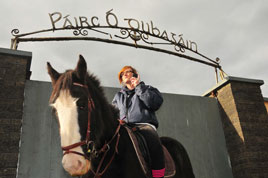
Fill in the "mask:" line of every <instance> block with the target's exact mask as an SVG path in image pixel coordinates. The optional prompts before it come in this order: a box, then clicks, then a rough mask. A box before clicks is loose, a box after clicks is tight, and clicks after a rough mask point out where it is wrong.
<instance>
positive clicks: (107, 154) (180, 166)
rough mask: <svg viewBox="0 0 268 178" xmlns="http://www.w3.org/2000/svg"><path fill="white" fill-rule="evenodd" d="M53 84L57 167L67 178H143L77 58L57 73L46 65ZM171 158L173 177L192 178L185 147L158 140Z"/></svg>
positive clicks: (114, 114)
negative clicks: (58, 139)
mask: <svg viewBox="0 0 268 178" xmlns="http://www.w3.org/2000/svg"><path fill="white" fill-rule="evenodd" d="M47 69H48V74H49V75H50V78H51V81H52V88H53V91H52V94H51V97H50V105H51V106H52V108H53V110H54V111H55V115H56V116H57V120H58V124H59V133H60V137H61V147H62V150H63V158H62V165H63V168H64V169H65V170H66V171H67V172H68V173H69V174H70V175H71V176H82V177H84V178H86V177H90V178H91V177H92V178H93V177H97V178H100V177H102V178H108V177H109V178H148V176H146V175H145V174H144V172H143V171H142V169H141V166H140V164H139V161H138V158H137V155H136V153H135V150H134V147H133V145H132V143H131V140H130V137H129V135H128V134H127V131H126V129H125V128H124V127H122V123H121V122H119V120H118V118H119V112H118V110H117V109H116V108H115V107H114V106H113V105H111V104H110V103H109V102H108V101H107V99H106V97H105V94H104V92H103V89H102V87H101V86H100V82H99V80H98V79H97V78H96V77H95V76H94V75H93V74H89V73H88V72H87V64H86V61H85V59H84V58H83V56H82V55H79V60H78V63H77V66H76V68H75V69H74V70H67V71H66V72H64V73H59V72H57V71H56V70H55V69H54V68H53V67H52V66H51V65H50V63H49V62H48V63H47ZM161 142H162V144H163V145H164V146H165V147H166V148H167V150H168V151H169V153H170V155H171V157H172V158H173V160H174V163H175V167H176V174H175V175H174V178H194V174H193V170H192V166H191V163H190V160H189V157H188V155H187V152H186V150H185V149H184V147H183V146H182V145H181V144H180V143H179V142H178V141H176V140H175V139H172V138H169V137H161Z"/></svg>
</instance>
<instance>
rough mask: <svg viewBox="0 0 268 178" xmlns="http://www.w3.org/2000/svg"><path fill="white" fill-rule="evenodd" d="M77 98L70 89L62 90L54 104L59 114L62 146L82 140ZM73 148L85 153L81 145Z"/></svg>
mask: <svg viewBox="0 0 268 178" xmlns="http://www.w3.org/2000/svg"><path fill="white" fill-rule="evenodd" d="M77 100H78V99H77V98H73V97H72V96H71V94H70V92H69V90H62V91H61V92H60V95H59V97H58V98H57V100H56V101H55V103H54V104H53V105H52V106H53V107H55V108H56V110H57V114H58V119H59V123H60V136H61V146H62V147H65V146H69V145H71V144H74V143H77V142H80V141H81V135H80V132H79V124H78V112H77V106H76V101H77ZM71 150H74V151H78V152H80V153H83V151H82V149H81V147H80V146H79V147H76V148H73V149H71Z"/></svg>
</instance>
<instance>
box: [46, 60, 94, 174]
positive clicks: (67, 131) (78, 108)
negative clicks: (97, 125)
mask: <svg viewBox="0 0 268 178" xmlns="http://www.w3.org/2000/svg"><path fill="white" fill-rule="evenodd" d="M47 69H48V73H49V75H50V78H51V81H52V88H53V91H52V94H51V97H50V104H51V106H52V107H53V109H54V110H55V113H56V116H57V119H58V123H59V132H60V137H61V147H62V150H63V158H62V165H63V167H64V169H65V170H66V171H67V172H68V173H69V174H70V175H72V176H79V175H84V174H85V173H87V172H88V171H89V170H90V169H91V162H90V154H89V153H88V149H89V145H90V143H91V138H90V136H91V134H90V129H91V128H90V123H91V122H92V121H90V119H91V116H92V115H93V114H92V112H93V110H94V101H93V99H92V97H91V95H90V93H89V90H90V89H89V88H88V87H89V86H88V83H89V82H88V81H87V79H86V78H89V77H88V73H87V64H86V61H85V60H84V58H83V57H82V56H81V55H80V56H79V61H78V63H77V66H76V68H75V69H74V70H67V71H66V72H64V73H58V72H57V71H56V70H55V69H53V68H52V66H51V65H50V63H47Z"/></svg>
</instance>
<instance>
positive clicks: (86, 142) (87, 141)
mask: <svg viewBox="0 0 268 178" xmlns="http://www.w3.org/2000/svg"><path fill="white" fill-rule="evenodd" d="M73 85H76V86H80V87H82V88H85V89H86V90H87V95H88V126H87V135H86V139H85V140H83V141H81V142H77V143H74V144H71V145H69V146H65V147H61V148H62V150H63V151H65V152H64V154H63V155H66V154H69V153H74V154H78V155H80V156H84V157H85V158H86V159H89V157H88V156H87V155H86V154H83V153H80V152H77V151H72V150H71V149H73V148H76V147H79V146H83V145H87V149H88V151H89V152H90V149H89V145H90V144H91V143H93V141H92V140H90V132H91V131H90V123H91V113H92V110H93V109H95V104H94V101H93V99H92V97H91V95H90V93H89V91H88V86H87V85H82V84H80V83H73ZM123 124H124V122H122V121H121V120H119V124H118V127H117V128H116V131H115V133H114V135H113V137H112V138H111V139H110V140H109V141H108V142H107V143H105V144H104V145H103V147H102V148H101V149H100V150H99V151H96V152H95V153H96V154H97V155H99V154H100V153H104V154H103V156H102V158H101V160H100V163H99V165H98V167H97V170H96V172H95V171H93V170H92V169H91V171H92V173H93V174H94V175H95V176H94V177H98V178H100V177H101V176H102V175H103V174H104V172H105V171H106V170H107V169H108V167H109V166H110V165H111V163H112V161H113V159H114V157H115V154H116V153H118V143H119V139H120V134H119V131H120V128H121V126H122V125H123ZM115 138H117V139H116V143H115V151H114V153H113V155H112V157H111V159H110V161H109V162H108V164H107V165H106V166H105V168H104V169H103V171H102V172H100V171H101V170H100V169H101V167H102V164H103V161H104V159H105V157H106V155H107V153H108V151H109V150H110V144H111V143H112V141H113V140H114V139H115Z"/></svg>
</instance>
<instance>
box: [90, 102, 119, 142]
mask: <svg viewBox="0 0 268 178" xmlns="http://www.w3.org/2000/svg"><path fill="white" fill-rule="evenodd" d="M95 107H96V108H95V111H94V112H95V114H94V116H95V117H94V124H95V125H94V126H93V127H95V130H94V131H95V133H93V134H94V136H95V143H96V146H97V147H101V146H102V145H103V144H105V143H106V142H108V141H109V140H110V139H111V138H112V137H113V135H114V134H115V131H116V129H117V126H118V124H119V123H118V121H117V118H116V114H115V113H114V110H113V108H112V106H111V105H110V104H109V103H108V102H107V101H106V98H99V100H98V102H97V103H96V106H95Z"/></svg>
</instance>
